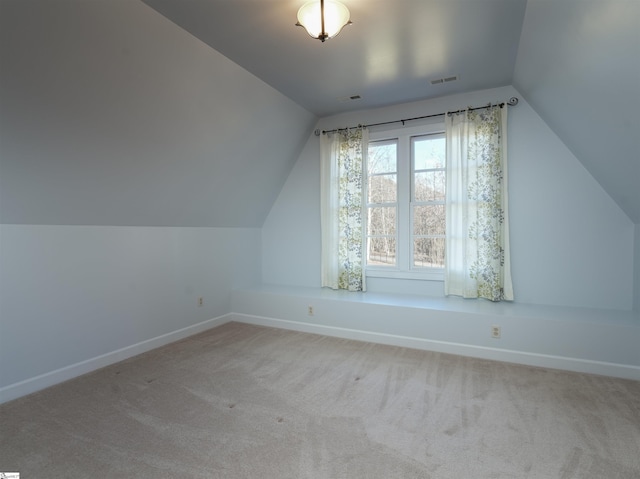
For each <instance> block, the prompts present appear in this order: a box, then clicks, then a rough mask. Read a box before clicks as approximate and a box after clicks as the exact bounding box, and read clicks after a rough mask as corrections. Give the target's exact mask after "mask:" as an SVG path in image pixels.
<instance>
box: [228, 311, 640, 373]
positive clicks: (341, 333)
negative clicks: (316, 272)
mask: <svg viewBox="0 0 640 479" xmlns="http://www.w3.org/2000/svg"><path fill="white" fill-rule="evenodd" d="M229 320H230V321H237V322H240V323H248V324H255V325H258V326H269V327H274V328H280V329H289V330H293V331H300V332H305V333H315V334H323V335H325V336H334V337H338V338H344V339H353V340H357V341H367V342H371V343H379V344H387V345H390V346H401V347H406V348H413V349H422V350H425V351H435V352H440V353H448V354H457V355H459V356H468V357H474V358H480V359H490V360H494V361H503V362H509V363H516V364H524V365H527V366H537V367H543V368H549V369H561V370H565V371H574V372H579V373H589V374H600V375H603V376H612V377H618V378H623V379H633V380H636V381H640V367H638V366H632V365H627V364H617V363H609V362H605V361H594V360H590V359H580V358H571V357H564V356H552V355H548V354H539V353H528V352H522V351H514V350H508V349H498V348H488V347H484V346H474V345H471V344H462V343H452V342H447V341H434V340H430V339H422V338H412V337H408V336H396V335H392V334H383V333H375V332H370V331H362V330H356V329H346V328H338V327H335V326H326V325H321V324H310V323H302V322H297V321H289V320H284V319H275V318H267V317H263V316H254V315H249V314H239V313H231V314H230V318H229Z"/></svg>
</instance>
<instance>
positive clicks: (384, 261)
mask: <svg viewBox="0 0 640 479" xmlns="http://www.w3.org/2000/svg"><path fill="white" fill-rule="evenodd" d="M368 243H369V244H368V245H367V263H368V264H371V265H378V266H394V265H395V264H396V240H395V238H369V241H368Z"/></svg>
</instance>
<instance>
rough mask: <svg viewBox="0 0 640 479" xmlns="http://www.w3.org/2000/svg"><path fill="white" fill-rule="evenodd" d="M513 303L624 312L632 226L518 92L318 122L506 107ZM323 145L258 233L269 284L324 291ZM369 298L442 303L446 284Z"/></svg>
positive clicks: (305, 154) (377, 288)
mask: <svg viewBox="0 0 640 479" xmlns="http://www.w3.org/2000/svg"><path fill="white" fill-rule="evenodd" d="M511 96H517V97H519V98H520V103H519V104H518V105H517V106H515V107H509V138H508V145H509V153H508V154H509V182H510V184H509V194H510V197H509V201H510V221H511V250H512V275H513V281H514V289H515V296H516V302H518V303H531V304H541V305H557V306H574V307H587V308H602V309H617V310H624V311H628V310H631V309H632V305H633V292H632V290H633V287H632V283H633V261H630V258H632V257H633V248H634V246H633V241H634V239H633V237H634V225H633V224H632V223H631V222H630V220H629V218H628V217H627V216H626V215H625V214H624V213H623V212H622V211H621V210H620V208H619V207H618V206H617V205H616V204H615V203H614V202H613V201H612V199H611V198H610V197H609V196H608V195H607V194H606V193H605V192H604V191H603V189H602V188H601V187H600V185H599V184H598V183H597V182H596V181H595V180H594V179H593V178H592V177H591V176H590V175H589V173H588V172H587V171H586V170H585V168H584V167H583V166H582V165H581V164H580V162H579V161H578V160H577V159H576V158H575V156H573V154H572V153H571V152H570V151H569V150H568V149H567V148H566V146H565V145H564V144H563V143H562V142H561V141H560V140H559V139H558V137H557V136H556V135H555V134H554V133H553V132H552V131H551V130H550V129H549V128H548V127H547V125H546V124H545V123H544V122H543V121H542V120H541V119H540V117H539V116H538V115H537V114H536V113H535V111H534V110H533V109H532V108H531V107H530V106H529V105H528V104H527V102H526V101H525V99H524V98H522V96H521V95H519V93H518V92H517V91H516V90H515V89H514V88H512V87H503V88H498V89H493V90H486V91H479V92H474V93H471V94H466V95H456V96H452V97H444V98H438V99H435V100H429V101H423V102H415V103H409V104H405V105H396V106H393V107H389V108H381V109H376V110H370V111H363V112H354V113H348V114H343V115H339V116H335V117H330V118H325V119H322V120H321V121H320V122H319V123H318V125H317V126H318V127H319V128H321V129H331V128H335V127H344V126H349V125H356V124H359V123H364V124H367V123H376V122H382V121H390V120H398V119H401V118H411V117H415V116H421V115H428V114H434V113H440V112H444V111H447V110H455V109H458V108H465V107H466V106H468V105H484V104H487V103H488V102H490V101H493V102H495V101H504V100H507V99H509V98H510V97H511ZM318 161H319V160H318V139H317V137H315V136H313V135H311V136H310V138H309V140H308V142H307V144H306V146H305V148H304V149H303V151H302V154H301V155H300V158H299V159H298V162H297V163H296V165H295V167H294V168H293V170H292V172H291V173H290V175H289V178H288V180H287V183H286V184H285V186H284V188H283V189H282V191H281V193H280V196H279V197H278V199H277V200H276V202H275V203H274V206H273V208H272V210H271V212H270V213H269V216H268V217H267V220H266V221H265V224H264V226H263V232H262V238H263V239H262V245H263V252H262V261H263V270H262V275H263V282H264V283H266V284H274V285H296V286H306V287H319V285H320V282H319V276H320V264H319V262H320V259H319V258H320V244H319V238H320V220H319V197H320V193H319V184H320V180H319V164H318ZM368 286H369V291H371V292H407V293H422V294H425V293H426V294H428V295H432V296H441V295H442V283H441V282H440V283H438V282H409V281H398V280H388V281H380V280H377V281H369V282H368Z"/></svg>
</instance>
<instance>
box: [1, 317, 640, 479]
mask: <svg viewBox="0 0 640 479" xmlns="http://www.w3.org/2000/svg"><path fill="white" fill-rule="evenodd" d="M0 421H1V422H0V430H1V436H0V471H12V472H13V471H19V472H20V473H21V476H20V477H23V478H29V479H32V478H49V477H60V478H65V479H73V478H83V479H84V478H100V477H109V478H115V477H122V478H154V479H158V478H178V477H180V478H233V479H241V478H259V479H271V478H273V479H276V478H277V479H285V478H296V479H297V478H309V479H320V478H345V479H358V478H367V479H369V478H372V479H376V478H384V479H390V478H421V479H428V478H437V479H449V478H450V479H483V478H559V479H574V478H575V479H590V478H593V479H605V478H606V479H616V478H619V479H633V478H635V479H638V478H640V382H637V381H629V380H623V379H615V378H609V377H603V376H595V375H588V374H578V373H572V372H564V371H557V370H548V369H542V368H533V367H527V366H521V365H514V364H507V363H501V362H493V361H486V360H479V359H472V358H465V357H460V356H454V355H448V354H441V353H434V352H428V351H418V350H412V349H406V348H400V347H392V346H384V345H379V344H372V343H365V342H357V341H351V340H344V339H337V338H331V337H326V336H320V335H314V334H307V333H299V332H293V331H284V330H279V329H273V328H265V327H258V326H252V325H247V324H240V323H228V324H225V325H223V326H220V327H218V328H215V329H212V330H210V331H207V332H205V333H202V334H199V335H196V336H193V337H190V338H188V339H186V340H183V341H180V342H177V343H173V344H171V345H168V346H166V347H163V348H159V349H156V350H154V351H151V352H148V353H145V354H143V355H140V356H136V357H134V358H131V359H129V360H127V361H123V362H121V363H118V364H114V365H112V366H109V367H107V368H104V369H100V370H98V371H95V372H93V373H90V374H87V375H85V376H82V377H79V378H76V379H74V380H71V381H68V382H66V383H63V384H60V385H57V386H54V387H52V388H49V389H46V390H44V391H41V392H39V393H36V394H32V395H29V396H26V397H23V398H20V399H17V400H15V401H11V402H9V403H6V404H4V405H2V406H0Z"/></svg>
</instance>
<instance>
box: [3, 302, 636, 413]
mask: <svg viewBox="0 0 640 479" xmlns="http://www.w3.org/2000/svg"><path fill="white" fill-rule="evenodd" d="M231 321H236V322H239V323H246V324H254V325H257V326H267V327H272V328H280V329H287V330H292V331H300V332H305V333H313V334H322V335H325V336H332V337H338V338H344V339H352V340H355V341H367V342H372V343H378V344H387V345H390V346H400V347H405V348H412V349H421V350H425V351H435V352H440V353H447V354H457V355H459V356H468V357H474V358H481V359H489V360H494V361H504V362H510V363H516V364H524V365H527V366H537V367H543V368H550V369H561V370H566V371H574V372H580V373H589V374H601V375H604V376H612V377H618V378H624V379H632V380H636V381H640V367H638V366H632V365H627V364H618V363H610V362H605V361H594V360H589V359H580V358H571V357H565V356H553V355H547V354H539V353H528V352H522V351H514V350H508V349H499V348H488V347H484V346H475V345H470V344H462V343H454V342H448V341H436V340H430V339H422V338H414V337H409V336H399V335H393V334H385V333H376V332H371V331H363V330H357V329H348V328H339V327H335V326H326V325H321V324H309V323H302V322H298V321H289V320H285V319H276V318H268V317H264V316H255V315H251V314H242V313H227V314H225V315H222V316H219V317H217V318H213V319H209V320H207V321H203V322H201V323H198V324H194V325H192V326H187V327H186V328H182V329H179V330H177V331H173V332H171V333H167V334H163V335H161V336H157V337H155V338H152V339H148V340H146V341H141V342H139V343H137V344H133V345H131V346H127V347H124V348H121V349H118V350H116V351H112V352H110V353H106V354H102V355H100V356H96V357H95V358H91V359H87V360H85V361H81V362H79V363H76V364H72V365H70V366H65V367H63V368H60V369H56V370H55V371H51V372H48V373H45V374H41V375H39V376H36V377H33V378H30V379H26V380H24V381H20V382H17V383H14V384H10V385H8V386H5V387H3V388H0V404H2V403H4V402H7V401H11V400H13V399H17V398H19V397H22V396H26V395H28V394H31V393H34V392H37V391H40V390H42V389H45V388H47V387H50V386H54V385H56V384H59V383H61V382H64V381H68V380H69V379H73V378H75V377H78V376H81V375H83V374H87V373H90V372H92V371H95V370H97V369H100V368H103V367H106V366H109V365H111V364H114V363H117V362H119V361H124V360H125V359H129V358H131V357H133V356H136V355H138V354H142V353H145V352H147V351H151V350H152V349H155V348H159V347H161V346H165V345H167V344H169V343H172V342H175V341H179V340H181V339H184V338H187V337H189V336H193V335H194V334H198V333H201V332H203V331H207V330H209V329H212V328H215V327H218V326H222V325H223V324H226V323H228V322H231Z"/></svg>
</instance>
